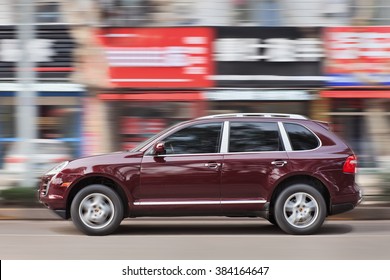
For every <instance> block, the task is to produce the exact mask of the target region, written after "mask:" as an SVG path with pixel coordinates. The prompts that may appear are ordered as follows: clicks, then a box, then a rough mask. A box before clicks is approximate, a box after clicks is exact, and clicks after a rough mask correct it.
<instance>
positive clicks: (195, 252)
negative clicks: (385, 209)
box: [0, 218, 390, 260]
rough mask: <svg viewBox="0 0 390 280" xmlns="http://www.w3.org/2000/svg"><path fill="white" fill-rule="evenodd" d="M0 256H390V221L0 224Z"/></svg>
mask: <svg viewBox="0 0 390 280" xmlns="http://www.w3.org/2000/svg"><path fill="white" fill-rule="evenodd" d="M0 259H3V260H20V259H56V260H58V259H76V260H78V259H90V260H99V259H113V260H132V259H144V260H148V259H149V260H150V259H160V260H163V259H179V260H189V259H199V260H201V259H207V260H210V259H219V260H234V259H247V260H250V259H268V260H300V259H310V260H321V259H326V260H338V259H351V260H359V259H371V260H372V259H385V260H389V259H390V221H327V222H325V224H324V225H323V227H322V229H321V231H320V232H319V233H318V234H316V235H311V236H291V235H286V234H284V233H283V232H281V231H280V230H279V229H278V228H277V227H276V226H273V225H271V224H270V223H268V222H267V221H265V220H261V219H241V218H240V219H219V218H205V219H201V218H189V219H186V218H179V219H148V218H145V219H127V220H125V221H123V222H122V225H121V227H120V229H119V230H118V232H117V233H116V234H113V235H110V236H102V237H91V236H85V235H83V234H81V233H79V232H78V231H77V230H76V229H75V228H74V226H73V224H72V222H70V221H59V220H55V221H16V220H3V221H0Z"/></svg>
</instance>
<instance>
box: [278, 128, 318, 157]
mask: <svg viewBox="0 0 390 280" xmlns="http://www.w3.org/2000/svg"><path fill="white" fill-rule="evenodd" d="M284 127H285V129H286V132H287V135H288V138H289V139H290V143H291V147H292V149H293V150H294V151H302V150H313V149H315V148H317V147H318V146H319V145H320V143H319V141H318V138H317V137H316V136H315V135H314V134H313V133H312V132H311V131H310V130H309V129H307V128H306V127H304V126H302V125H299V124H294V123H285V124H284Z"/></svg>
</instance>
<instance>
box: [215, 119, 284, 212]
mask: <svg viewBox="0 0 390 280" xmlns="http://www.w3.org/2000/svg"><path fill="white" fill-rule="evenodd" d="M226 134H228V135H229V137H228V139H227V141H228V144H227V151H226V153H224V162H223V168H222V179H221V204H222V211H223V213H224V214H225V215H245V213H247V214H248V215H251V214H253V213H255V212H258V211H261V210H262V209H263V207H264V205H265V203H266V202H267V199H268V197H269V196H270V193H271V191H272V188H273V186H274V184H275V182H276V181H277V180H278V179H279V178H280V177H281V176H283V175H284V174H286V173H287V172H288V171H289V164H288V157H287V153H286V151H285V149H284V146H283V141H282V137H281V135H280V133H279V123H278V122H276V121H266V120H263V119H261V120H239V121H231V122H230V124H229V132H228V133H226Z"/></svg>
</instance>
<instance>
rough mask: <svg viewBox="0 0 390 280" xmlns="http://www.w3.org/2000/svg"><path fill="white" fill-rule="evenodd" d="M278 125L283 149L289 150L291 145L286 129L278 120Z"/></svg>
mask: <svg viewBox="0 0 390 280" xmlns="http://www.w3.org/2000/svg"><path fill="white" fill-rule="evenodd" d="M278 126H279V131H280V136H282V141H283V145H284V149H285V150H286V152H291V151H292V147H291V143H290V139H289V138H288V135H287V132H286V129H285V128H284V125H283V123H282V122H278Z"/></svg>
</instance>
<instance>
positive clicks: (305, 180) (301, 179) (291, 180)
mask: <svg viewBox="0 0 390 280" xmlns="http://www.w3.org/2000/svg"><path fill="white" fill-rule="evenodd" d="M294 184H308V185H310V186H312V187H314V188H315V189H316V190H317V191H319V192H320V193H321V194H322V196H323V197H324V199H325V204H326V214H327V215H329V213H330V210H331V209H330V201H331V197H330V192H329V190H328V188H327V187H326V185H325V184H324V183H323V182H322V181H321V180H320V179H318V178H317V177H314V176H311V175H306V174H300V175H293V176H291V177H288V178H285V179H284V180H282V181H281V182H279V183H278V184H277V185H276V187H275V188H274V190H273V192H272V195H271V198H270V199H269V202H270V205H269V213H270V215H272V214H273V210H274V205H275V201H276V198H277V197H278V195H279V194H280V193H281V192H282V190H284V189H285V188H287V187H288V186H291V185H294Z"/></svg>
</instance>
